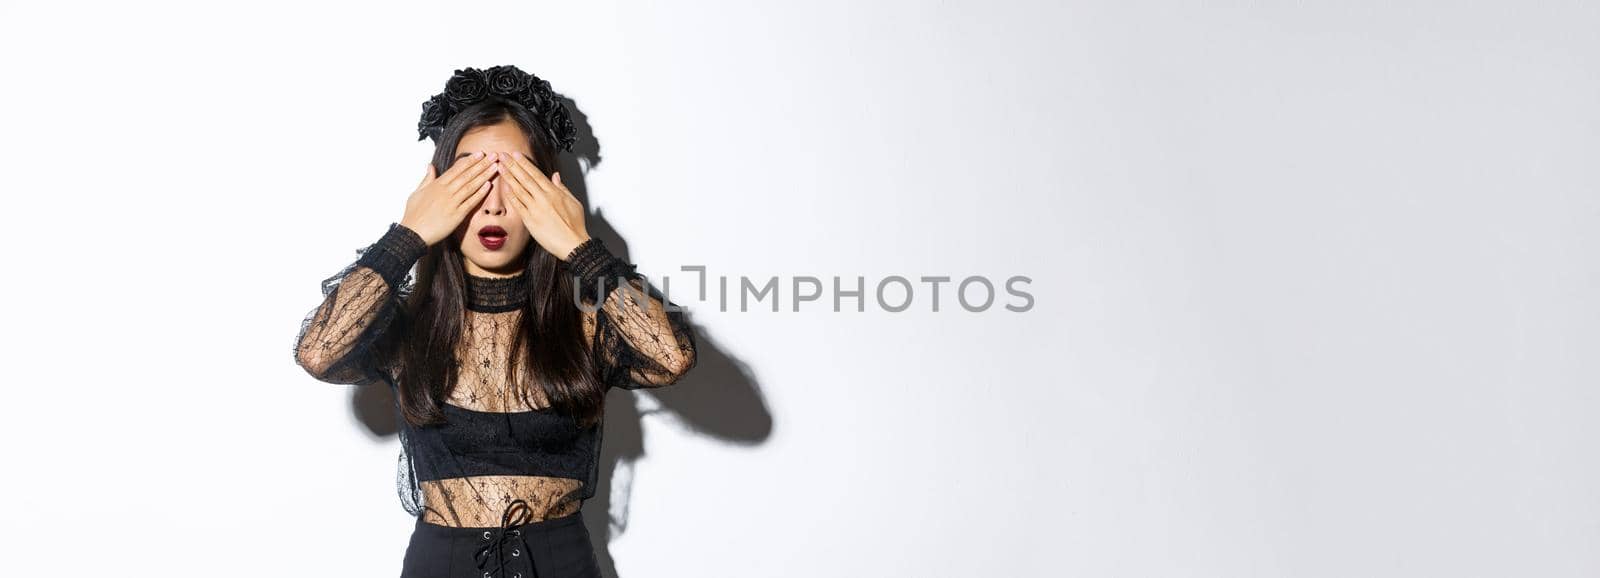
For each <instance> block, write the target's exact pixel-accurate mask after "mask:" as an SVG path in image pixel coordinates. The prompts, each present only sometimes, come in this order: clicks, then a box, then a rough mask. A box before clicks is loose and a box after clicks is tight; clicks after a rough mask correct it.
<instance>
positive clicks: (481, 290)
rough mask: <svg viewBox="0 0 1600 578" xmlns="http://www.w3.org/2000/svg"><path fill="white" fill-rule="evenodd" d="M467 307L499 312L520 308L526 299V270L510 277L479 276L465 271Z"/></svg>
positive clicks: (482, 311)
mask: <svg viewBox="0 0 1600 578" xmlns="http://www.w3.org/2000/svg"><path fill="white" fill-rule="evenodd" d="M466 275H467V309H468V310H470V311H477V312H480V313H501V312H505V311H512V310H516V309H521V308H522V304H523V302H525V301H527V299H528V278H529V277H528V270H527V269H523V270H522V272H520V273H517V274H516V275H512V276H510V277H479V276H477V275H473V274H471V273H467V274H466Z"/></svg>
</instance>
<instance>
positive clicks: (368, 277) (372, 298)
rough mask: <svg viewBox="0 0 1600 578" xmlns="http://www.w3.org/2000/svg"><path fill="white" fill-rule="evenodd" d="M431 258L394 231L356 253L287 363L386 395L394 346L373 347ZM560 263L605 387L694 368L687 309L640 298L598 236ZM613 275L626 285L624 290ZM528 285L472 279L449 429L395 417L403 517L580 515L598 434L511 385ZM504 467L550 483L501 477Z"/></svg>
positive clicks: (639, 285) (413, 239) (629, 274)
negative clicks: (417, 268) (508, 512)
mask: <svg viewBox="0 0 1600 578" xmlns="http://www.w3.org/2000/svg"><path fill="white" fill-rule="evenodd" d="M426 250H427V246H426V244H425V243H424V242H423V241H422V239H421V237H419V236H417V235H416V233H415V232H413V231H411V230H410V229H407V228H406V227H404V226H403V225H400V224H398V223H395V224H392V225H391V226H390V228H389V231H388V232H386V233H385V234H384V236H383V237H382V238H381V239H379V240H378V242H376V243H374V244H373V245H371V246H369V247H367V248H366V249H364V250H361V251H359V253H360V258H358V259H357V260H356V262H354V263H352V264H350V265H349V266H347V267H345V268H344V269H342V270H341V271H339V272H338V273H336V274H335V275H334V276H332V277H330V278H328V279H327V280H325V281H324V282H323V283H322V292H323V301H322V302H321V303H320V304H319V305H318V306H317V307H316V308H315V309H314V310H313V311H312V312H311V313H310V314H309V315H307V316H306V318H305V320H304V321H303V322H302V324H301V327H300V331H299V334H298V336H297V339H296V347H295V359H296V362H297V363H298V364H299V365H300V366H301V367H303V368H304V369H305V370H306V372H307V373H309V374H310V375H312V376H314V377H315V378H317V379H319V380H322V381H325V382H329V383H338V384H358V385H360V384H375V383H388V384H390V386H391V387H393V386H394V384H395V383H396V379H397V369H396V363H395V362H394V361H393V360H389V359H385V358H386V357H388V356H386V355H382V354H381V353H380V352H382V351H389V350H391V348H388V347H384V346H383V345H382V344H383V343H384V340H385V339H386V338H391V337H393V336H391V335H388V334H386V333H385V330H386V329H388V328H389V327H390V326H391V325H393V323H394V319H395V317H396V316H397V315H398V312H399V309H400V307H401V304H402V303H403V301H404V300H405V298H406V297H407V296H408V295H409V294H410V293H411V292H412V291H413V290H414V288H413V286H412V282H413V281H412V276H411V275H410V270H411V267H412V266H413V265H414V264H415V263H416V261H417V260H418V259H420V257H421V256H422V254H423V253H424V252H425V251H426ZM565 264H566V271H567V272H568V273H569V274H572V275H574V276H575V278H576V280H577V282H578V285H579V287H580V288H581V290H582V293H581V296H582V297H581V298H582V302H583V303H584V304H585V307H584V311H583V316H582V317H583V327H584V333H583V334H584V336H585V338H586V339H587V340H588V342H589V343H590V344H591V347H592V348H593V349H594V353H595V356H596V357H595V358H596V359H597V360H599V363H598V364H597V365H598V366H599V367H598V369H597V371H599V372H600V377H601V379H602V381H603V382H604V383H605V384H606V385H607V387H621V388H627V389H634V388H641V387H661V386H665V385H669V384H672V383H673V382H675V381H677V379H678V378H679V377H681V376H682V375H683V374H684V373H686V372H688V371H689V369H691V368H692V367H693V365H694V363H695V355H694V337H693V334H692V332H691V331H690V328H689V325H688V323H687V321H686V319H685V318H684V314H683V313H682V312H681V311H669V310H667V308H666V307H665V306H664V304H663V303H662V301H661V300H660V299H655V298H652V297H650V296H648V295H647V294H646V293H644V291H646V290H647V287H648V285H647V283H646V282H645V280H644V279H643V277H642V276H640V275H638V274H637V273H635V272H634V269H633V266H631V265H628V264H626V263H624V262H622V261H621V260H620V259H617V258H616V257H615V256H613V255H612V254H611V253H610V252H609V251H608V250H606V248H605V247H604V245H603V244H601V243H600V242H599V241H598V239H591V240H590V241H589V242H586V243H584V244H583V245H581V246H579V247H578V248H577V249H576V250H574V251H573V253H572V254H571V255H569V256H568V258H567V259H566V261H565ZM617 279H625V280H627V281H628V283H629V284H628V285H625V286H623V287H621V288H619V287H617ZM527 287H528V279H527V274H526V272H524V273H519V274H517V275H514V276H511V277H498V278H492V277H479V276H476V275H468V276H467V291H466V300H467V302H466V304H465V305H466V308H467V313H466V317H465V320H464V321H465V323H464V326H465V329H464V331H463V335H462V336H461V339H460V342H459V345H458V347H457V350H456V351H455V361H456V363H457V364H458V371H457V373H458V375H457V381H456V383H455V385H454V387H452V388H451V390H450V395H449V397H448V399H447V400H446V402H445V407H444V409H445V410H446V416H447V418H448V419H449V420H450V421H451V425H450V426H447V427H444V428H433V426H424V427H422V428H416V427H413V426H410V424H407V423H405V422H404V421H403V420H401V428H400V438H401V439H400V441H401V453H400V459H399V464H398V465H399V471H398V472H397V474H396V485H397V489H398V491H399V494H400V498H401V503H402V505H403V507H404V508H405V509H406V511H407V512H409V513H411V514H413V515H418V516H422V517H423V520H424V521H426V522H429V523H434V524H439V525H445V526H463V527H491V526H498V525H499V524H500V522H501V515H502V513H503V512H504V511H505V508H506V507H507V506H508V505H509V504H510V503H511V502H512V501H513V500H517V499H521V500H525V501H526V502H527V503H528V504H529V505H530V506H532V507H533V509H534V514H535V517H536V518H537V519H545V518H550V517H558V516H563V515H567V514H571V513H573V512H576V511H578V509H579V508H580V506H581V503H582V501H583V500H584V499H587V498H588V497H590V496H591V495H592V493H593V486H594V483H595V477H596V476H595V474H596V473H597V471H598V467H597V466H598V464H597V463H596V462H597V460H598V457H599V446H600V436H599V434H600V432H599V429H600V428H599V427H598V426H595V427H592V428H589V430H587V431H579V430H578V429H577V427H576V425H575V422H574V421H572V420H571V419H570V418H566V417H565V416H561V415H559V414H557V413H555V412H554V410H553V409H552V408H550V407H549V405H548V402H547V400H545V399H544V396H543V394H542V392H541V391H540V390H539V389H538V388H533V387H526V385H527V384H526V383H508V382H507V378H506V366H507V364H508V363H510V360H511V359H512V355H511V351H510V345H511V342H512V341H513V337H514V335H515V332H516V330H517V328H518V323H520V322H521V316H522V311H521V309H520V307H521V304H522V302H523V301H524V300H525V299H526V296H527ZM630 289H631V290H630ZM641 298H642V299H641ZM602 299H603V301H602ZM597 303H598V304H599V306H598V307H596V306H595V305H596V304H597ZM526 346H527V344H524V347H526ZM517 379H519V380H525V379H526V377H519V378H517ZM524 387H526V388H525V389H519V388H524ZM520 391H526V392H527V396H526V399H524V397H523V396H522V395H519V394H518V392H520ZM396 410H397V411H396V416H397V419H398V416H399V413H398V408H396ZM419 461H421V463H419ZM513 470H515V471H518V472H521V471H523V470H536V471H539V472H541V473H554V474H557V475H533V474H528V473H506V472H507V471H513Z"/></svg>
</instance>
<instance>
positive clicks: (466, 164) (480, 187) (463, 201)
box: [400, 151, 500, 247]
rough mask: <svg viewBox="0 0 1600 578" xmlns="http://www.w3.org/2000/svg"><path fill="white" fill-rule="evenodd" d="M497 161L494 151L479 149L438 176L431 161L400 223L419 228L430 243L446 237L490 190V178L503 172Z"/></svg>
mask: <svg viewBox="0 0 1600 578" xmlns="http://www.w3.org/2000/svg"><path fill="white" fill-rule="evenodd" d="M497 161H498V158H497V156H496V155H495V154H494V153H487V154H485V153H483V152H482V151H479V152H475V153H472V155H471V156H467V157H463V158H461V159H459V160H457V161H456V163H455V164H454V165H451V166H450V169H449V170H446V171H445V172H444V174H443V175H440V176H437V177H435V176H434V174H433V172H434V171H433V163H432V162H430V163H428V173H427V174H425V175H423V176H422V182H420V183H417V190H415V191H412V193H411V198H408V199H406V212H405V215H404V216H403V217H401V218H400V224H401V225H405V226H406V227H407V228H410V229H411V230H412V231H416V233H417V235H419V236H421V237H422V240H424V241H427V242H428V246H430V247H431V246H433V245H434V244H435V243H438V242H439V241H442V240H444V238H445V237H448V236H450V233H451V232H453V231H455V229H456V226H457V225H460V224H461V219H463V218H464V217H466V216H467V213H469V212H471V211H472V209H473V208H474V207H477V206H478V202H479V201H482V200H483V197H484V195H487V194H489V178H490V177H493V176H494V175H495V174H496V173H498V172H500V163H499V162H497Z"/></svg>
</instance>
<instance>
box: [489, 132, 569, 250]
mask: <svg viewBox="0 0 1600 578" xmlns="http://www.w3.org/2000/svg"><path fill="white" fill-rule="evenodd" d="M502 160H503V161H504V162H502V164H503V165H505V168H503V169H502V172H503V173H504V174H502V175H501V176H500V179H499V183H500V184H501V185H504V186H505V189H504V190H502V191H500V196H501V198H503V199H505V201H506V203H508V204H510V205H511V207H512V208H513V209H515V210H516V211H517V216H518V217H519V218H521V219H522V224H523V225H524V226H526V227H527V228H528V233H530V234H532V235H533V240H534V241H537V242H538V243H539V245H540V246H543V247H544V250H546V251H549V252H550V254H551V255H555V256H556V258H557V259H560V260H563V261H565V260H566V259H567V256H568V255H571V254H572V250H573V249H576V248H578V245H580V244H582V243H583V242H584V241H587V240H589V232H588V230H587V229H586V227H585V226H584V223H583V220H584V211H583V203H579V202H578V198H577V197H575V196H573V195H572V191H568V190H567V186H566V185H563V184H561V173H556V176H555V180H554V181H552V180H550V179H548V178H545V176H544V173H542V172H540V171H539V167H536V166H534V165H533V161H532V160H529V159H528V157H526V156H523V155H522V153H519V152H512V153H511V158H510V159H509V160H507V159H502ZM507 177H510V178H507Z"/></svg>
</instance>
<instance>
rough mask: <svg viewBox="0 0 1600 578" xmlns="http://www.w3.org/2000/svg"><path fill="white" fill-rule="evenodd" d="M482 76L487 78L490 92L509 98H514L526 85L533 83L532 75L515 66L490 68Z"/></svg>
mask: <svg viewBox="0 0 1600 578" xmlns="http://www.w3.org/2000/svg"><path fill="white" fill-rule="evenodd" d="M484 78H486V79H488V83H489V92H490V93H493V94H495V95H498V96H506V97H511V98H516V97H517V95H520V94H522V91H523V90H526V89H527V88H528V85H530V84H533V77H531V76H530V75H529V74H528V73H526V72H523V71H522V70H521V69H518V68H517V67H515V66H496V67H494V68H490V69H489V70H488V72H485V73H484Z"/></svg>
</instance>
